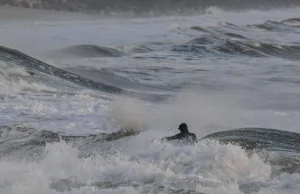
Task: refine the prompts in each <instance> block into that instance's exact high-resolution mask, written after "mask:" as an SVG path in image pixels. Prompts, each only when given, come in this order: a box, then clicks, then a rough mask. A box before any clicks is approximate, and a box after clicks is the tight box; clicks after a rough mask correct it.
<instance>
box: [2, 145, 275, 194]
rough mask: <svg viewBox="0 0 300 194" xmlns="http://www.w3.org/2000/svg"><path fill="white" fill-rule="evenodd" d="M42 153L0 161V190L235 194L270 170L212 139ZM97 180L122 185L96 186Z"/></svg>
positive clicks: (54, 147)
mask: <svg viewBox="0 0 300 194" xmlns="http://www.w3.org/2000/svg"><path fill="white" fill-rule="evenodd" d="M45 153H46V156H45V157H44V159H42V160H41V161H38V162H32V163H27V162H26V161H18V162H16V161H15V162H11V161H10V162H8V161H5V160H1V162H0V169H1V175H0V183H1V184H0V189H1V190H2V191H3V192H4V193H6V194H16V193H23V194H27V193H28V194H38V193H45V194H46V193H96V192H98V193H149V192H150V193H152V192H154V193H156V192H159V190H160V189H159V186H164V187H165V189H164V190H161V192H163V191H165V192H167V191H168V190H169V191H170V189H175V190H176V189H177V190H180V189H187V190H190V189H191V190H195V191H198V192H208V193H221V192H226V191H230V192H231V193H241V191H240V190H239V185H238V183H239V182H240V181H266V180H269V179H270V173H271V168H270V166H269V165H268V164H265V163H264V162H263V160H261V159H260V158H259V157H258V156H257V155H255V154H254V155H253V156H251V157H249V156H248V155H247V154H246V152H245V151H244V150H243V149H241V148H240V147H238V146H234V145H220V144H219V143H217V142H202V143H199V144H198V145H196V146H187V147H176V146H174V145H172V144H165V143H161V142H159V141H154V142H152V143H150V144H148V149H143V150H140V151H139V152H136V153H134V154H133V153H131V154H130V152H127V151H126V150H125V151H124V152H122V153H117V154H114V155H105V156H104V155H102V156H101V155H99V156H97V157H95V158H94V157H92V158H79V157H78V151H77V149H76V148H72V147H71V146H70V145H67V144H66V143H64V142H59V143H54V144H48V145H47V146H46V148H45ZM97 183H98V185H101V183H102V184H104V183H111V184H112V185H118V184H122V183H123V184H124V185H120V186H119V187H117V188H115V189H112V188H106V189H100V188H97V187H96V186H95V185H97ZM126 184H127V185H126ZM132 184H137V185H139V186H138V187H132V186H133V185H132ZM155 191H156V192H155ZM167 193H168V192H167Z"/></svg>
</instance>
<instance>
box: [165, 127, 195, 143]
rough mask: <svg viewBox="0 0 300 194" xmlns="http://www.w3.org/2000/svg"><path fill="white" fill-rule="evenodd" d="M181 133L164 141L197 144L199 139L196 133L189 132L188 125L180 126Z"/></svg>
mask: <svg viewBox="0 0 300 194" xmlns="http://www.w3.org/2000/svg"><path fill="white" fill-rule="evenodd" d="M179 130H180V133H178V134H177V135H174V136H171V137H164V138H163V139H162V140H168V141H169V140H179V141H181V142H182V143H184V144H195V143H197V142H198V139H197V137H196V135H195V134H194V133H190V132H189V131H188V128H187V125H186V124H184V123H183V124H181V125H180V126H179Z"/></svg>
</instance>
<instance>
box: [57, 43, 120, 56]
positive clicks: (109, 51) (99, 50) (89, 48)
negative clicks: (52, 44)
mask: <svg viewBox="0 0 300 194" xmlns="http://www.w3.org/2000/svg"><path fill="white" fill-rule="evenodd" d="M51 54H52V55H55V56H56V57H64V58H66V57H72V58H74V57H75V58H76V57H79V58H97V57H121V56H123V55H124V53H123V52H121V51H118V50H117V49H113V48H108V47H102V46H97V45H74V46H70V47H68V48H64V49H59V50H58V51H53V52H51Z"/></svg>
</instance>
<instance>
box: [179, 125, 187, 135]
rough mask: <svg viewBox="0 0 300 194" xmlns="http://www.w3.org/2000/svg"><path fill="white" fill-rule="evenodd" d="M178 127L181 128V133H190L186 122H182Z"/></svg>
mask: <svg viewBox="0 0 300 194" xmlns="http://www.w3.org/2000/svg"><path fill="white" fill-rule="evenodd" d="M178 129H179V130H180V132H181V133H188V132H189V130H188V126H187V124H185V123H181V124H180V125H179V127H178Z"/></svg>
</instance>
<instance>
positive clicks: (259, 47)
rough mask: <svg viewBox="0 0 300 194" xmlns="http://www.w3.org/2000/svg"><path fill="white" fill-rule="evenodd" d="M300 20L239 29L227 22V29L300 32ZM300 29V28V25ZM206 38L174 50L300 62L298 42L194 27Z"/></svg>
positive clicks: (268, 22) (204, 54) (254, 25)
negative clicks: (270, 57)
mask: <svg viewBox="0 0 300 194" xmlns="http://www.w3.org/2000/svg"><path fill="white" fill-rule="evenodd" d="M299 21H300V19H297V18H294V19H288V20H284V21H282V22H275V21H266V22H265V23H263V24H252V25H247V26H245V27H243V26H236V25H233V24H229V23H225V24H224V25H223V27H225V28H229V29H236V30H240V31H243V30H245V28H251V29H254V30H256V29H257V30H265V31H276V32H281V33H283V32H287V31H288V32H290V33H295V34H296V33H298V31H299V27H298V24H299ZM299 26H300V25H299ZM190 29H191V30H194V31H199V32H201V33H202V36H200V37H199V38H196V39H193V40H191V41H189V42H187V43H185V44H182V45H177V46H174V48H173V51H177V52H191V53H196V54H199V55H200V56H206V55H207V54H210V53H211V54H220V53H221V54H231V55H235V54H239V55H246V56H252V57H269V56H273V57H281V58H285V59H290V60H300V45H299V44H298V43H288V44H287V43H277V42H276V43H272V42H265V41H261V40H255V39H253V38H248V37H245V36H243V35H240V34H238V33H236V32H235V33H233V32H227V31H226V30H224V29H222V28H221V29H218V28H210V27H206V28H204V27H201V26H192V27H191V28H190Z"/></svg>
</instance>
